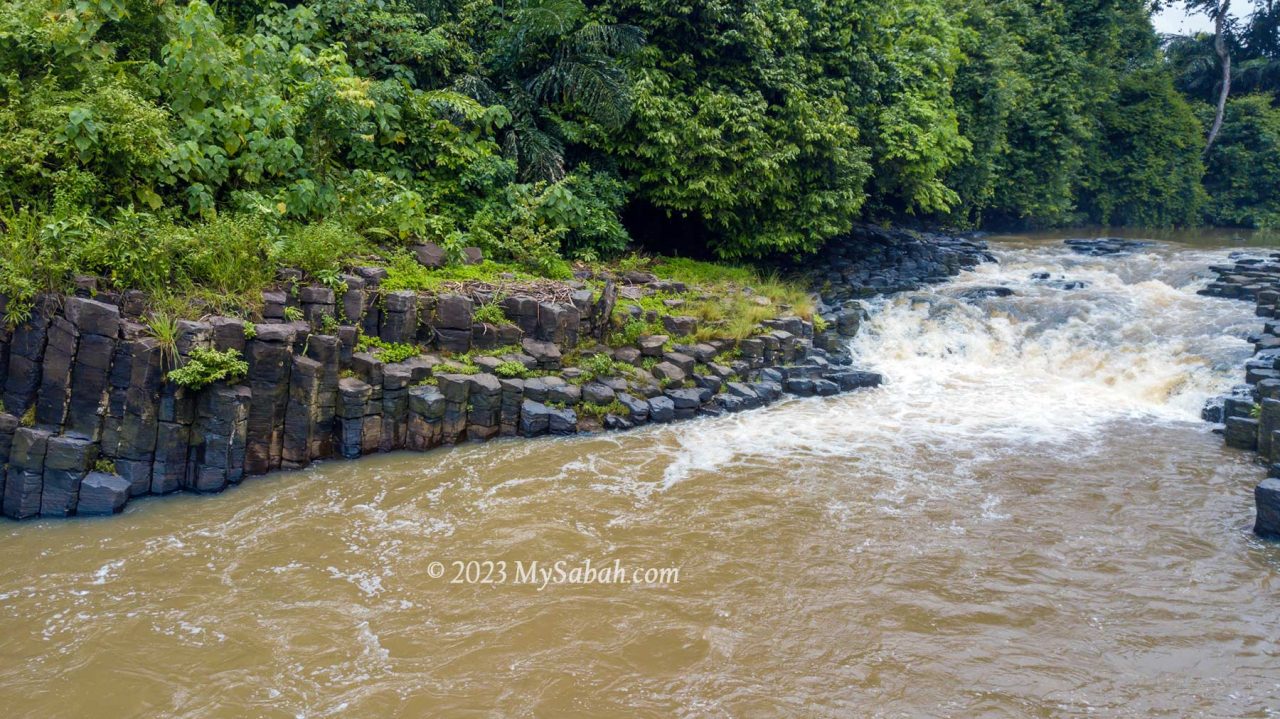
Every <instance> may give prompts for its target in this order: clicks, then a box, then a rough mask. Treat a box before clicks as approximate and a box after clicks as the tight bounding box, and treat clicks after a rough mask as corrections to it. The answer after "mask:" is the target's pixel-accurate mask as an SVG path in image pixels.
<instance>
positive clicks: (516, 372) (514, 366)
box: [493, 360, 529, 379]
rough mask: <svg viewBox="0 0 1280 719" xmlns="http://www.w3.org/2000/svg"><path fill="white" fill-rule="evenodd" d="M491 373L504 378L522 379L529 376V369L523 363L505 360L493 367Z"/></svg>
mask: <svg viewBox="0 0 1280 719" xmlns="http://www.w3.org/2000/svg"><path fill="white" fill-rule="evenodd" d="M493 373H494V374H496V375H498V376H499V377H502V378H504V379H523V378H524V377H528V376H529V370H528V369H526V368H525V366H524V365H522V364H520V363H519V362H515V361H513V360H507V361H506V362H503V363H501V364H499V365H498V366H497V367H494V368H493Z"/></svg>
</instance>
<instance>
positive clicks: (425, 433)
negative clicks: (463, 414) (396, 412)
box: [406, 385, 445, 452]
mask: <svg viewBox="0 0 1280 719" xmlns="http://www.w3.org/2000/svg"><path fill="white" fill-rule="evenodd" d="M444 407H445V399H444V395H443V394H441V392H440V390H438V389H436V388H435V387H432V386H430V385H423V386H419V387H414V388H412V389H410V390H409V434H408V437H407V439H406V444H407V446H408V447H409V449H413V450H417V451H419V452H423V451H426V450H428V449H431V448H433V447H439V446H440V444H441V442H442V441H443V435H444V429H443V428H444Z"/></svg>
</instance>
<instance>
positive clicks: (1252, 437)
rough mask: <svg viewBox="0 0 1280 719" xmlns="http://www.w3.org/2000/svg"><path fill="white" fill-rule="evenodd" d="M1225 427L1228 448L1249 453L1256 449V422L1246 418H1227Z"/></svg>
mask: <svg viewBox="0 0 1280 719" xmlns="http://www.w3.org/2000/svg"><path fill="white" fill-rule="evenodd" d="M1226 426H1227V429H1226V441H1227V446H1228V447H1235V448H1237V449H1247V450H1249V451H1254V450H1256V449H1257V448H1258V420H1256V419H1250V418H1247V417H1228V418H1227V422H1226Z"/></svg>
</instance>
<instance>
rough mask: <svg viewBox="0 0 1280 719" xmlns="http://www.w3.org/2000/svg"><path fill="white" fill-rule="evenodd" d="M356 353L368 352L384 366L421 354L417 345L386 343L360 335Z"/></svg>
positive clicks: (379, 339) (377, 338) (376, 338)
mask: <svg viewBox="0 0 1280 719" xmlns="http://www.w3.org/2000/svg"><path fill="white" fill-rule="evenodd" d="M356 351H357V352H369V353H372V354H373V355H375V356H377V358H378V359H379V360H381V361H382V362H384V363H386V364H396V363H397V362H404V361H405V360H407V359H412V358H414V357H417V356H418V355H420V354H422V349H421V348H420V347H418V346H417V345H411V344H408V343H405V342H387V341H384V340H383V339H381V338H379V337H371V336H369V335H360V337H359V338H358V339H357V340H356Z"/></svg>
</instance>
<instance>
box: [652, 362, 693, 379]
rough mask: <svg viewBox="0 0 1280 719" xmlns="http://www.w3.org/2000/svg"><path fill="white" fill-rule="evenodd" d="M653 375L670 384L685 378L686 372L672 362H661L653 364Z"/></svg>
mask: <svg viewBox="0 0 1280 719" xmlns="http://www.w3.org/2000/svg"><path fill="white" fill-rule="evenodd" d="M652 371H653V376H654V377H656V378H658V379H659V380H662V381H663V382H666V383H668V384H679V383H680V382H683V381H684V380H685V376H686V375H685V372H684V370H682V369H680V368H679V367H677V366H676V365H674V364H672V363H670V362H659V363H658V364H656V365H654V366H653V370H652Z"/></svg>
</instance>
